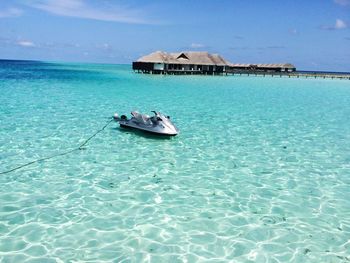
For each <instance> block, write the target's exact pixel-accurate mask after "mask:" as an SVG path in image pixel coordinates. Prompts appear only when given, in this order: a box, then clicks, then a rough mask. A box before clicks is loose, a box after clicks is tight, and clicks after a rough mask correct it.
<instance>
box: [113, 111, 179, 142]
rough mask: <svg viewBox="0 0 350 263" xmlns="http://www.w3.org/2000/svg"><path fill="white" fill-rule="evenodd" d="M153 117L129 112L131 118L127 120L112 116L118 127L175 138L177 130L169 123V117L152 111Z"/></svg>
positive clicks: (122, 117) (122, 116)
mask: <svg viewBox="0 0 350 263" xmlns="http://www.w3.org/2000/svg"><path fill="white" fill-rule="evenodd" d="M152 112H153V113H154V116H152V117H150V116H148V115H146V114H141V113H139V112H137V111H132V112H131V116H132V117H131V118H130V119H128V118H127V116H125V115H121V116H120V117H119V115H118V114H117V113H116V114H114V116H113V118H114V120H115V121H116V122H119V125H120V127H124V128H133V129H138V130H142V131H145V132H150V133H153V134H157V135H166V136H176V135H177V134H178V133H179V130H178V129H177V128H176V126H175V125H174V124H173V123H172V122H171V121H170V117H169V116H165V115H164V114H162V113H160V112H158V111H152Z"/></svg>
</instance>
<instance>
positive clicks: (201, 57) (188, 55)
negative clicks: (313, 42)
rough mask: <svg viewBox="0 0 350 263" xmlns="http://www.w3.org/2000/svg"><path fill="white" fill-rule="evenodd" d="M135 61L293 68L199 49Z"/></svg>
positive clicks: (151, 56)
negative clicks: (248, 61)
mask: <svg viewBox="0 0 350 263" xmlns="http://www.w3.org/2000/svg"><path fill="white" fill-rule="evenodd" d="M137 62H146V63H147V62H148V63H166V64H191V65H216V66H230V67H243V68H250V67H257V68H295V66H294V65H292V64H290V63H281V64H237V63H235V64H232V63H230V62H228V61H227V60H225V59H224V58H223V57H221V56H220V55H219V54H210V53H208V52H203V51H201V52H199V51H183V52H176V53H167V52H163V51H156V52H153V53H151V54H148V55H146V56H143V57H141V58H139V59H138V60H137Z"/></svg>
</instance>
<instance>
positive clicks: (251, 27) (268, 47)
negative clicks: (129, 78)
mask: <svg viewBox="0 0 350 263" xmlns="http://www.w3.org/2000/svg"><path fill="white" fill-rule="evenodd" d="M156 50H164V51H181V50H195V51H196V50H197V51H203V50H206V51H209V52H213V53H219V54H222V55H223V56H224V57H225V58H226V59H228V60H229V61H231V62H234V63H282V62H291V63H293V64H295V65H296V66H297V68H298V69H305V70H330V71H350V0H308V1H305V0H293V1H277V0H265V1H258V0H255V1H253V0H245V1H243V0H227V1H226V0H221V1H220V0H217V1H213V0H186V1H185V0H183V1H181V0H177V1H162V0H154V1H151V0H145V1H135V0H99V1H97V0H0V58H3V59H33V60H45V61H71V62H97V63H131V61H133V60H135V59H137V58H138V57H139V56H141V55H145V54H147V53H150V52H152V51H156Z"/></svg>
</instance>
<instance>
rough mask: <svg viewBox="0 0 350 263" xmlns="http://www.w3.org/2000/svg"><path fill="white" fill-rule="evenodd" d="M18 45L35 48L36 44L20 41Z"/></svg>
mask: <svg viewBox="0 0 350 263" xmlns="http://www.w3.org/2000/svg"><path fill="white" fill-rule="evenodd" d="M17 45H19V46H22V47H35V44H34V43H33V42H32V41H27V40H20V41H18V42H17Z"/></svg>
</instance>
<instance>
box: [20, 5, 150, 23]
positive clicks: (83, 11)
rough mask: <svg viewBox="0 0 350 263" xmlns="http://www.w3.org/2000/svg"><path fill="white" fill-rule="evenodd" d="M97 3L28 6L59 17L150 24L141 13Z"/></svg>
mask: <svg viewBox="0 0 350 263" xmlns="http://www.w3.org/2000/svg"><path fill="white" fill-rule="evenodd" d="M103 3H105V2H102V1H101V2H100V1H97V4H96V3H95V5H93V4H91V3H89V2H87V1H85V0H59V1H58V0H29V1H28V2H27V4H28V5H29V6H30V7H32V8H36V9H40V10H42V11H45V12H48V13H51V14H54V15H59V16H68V17H76V18H84V19H93V20H100V21H112V22H122V23H134V24H150V23H149V22H148V21H146V19H144V18H143V17H144V15H143V13H142V12H141V11H139V10H135V9H131V8H127V7H123V6H116V5H115V4H114V5H109V6H106V5H105V4H103Z"/></svg>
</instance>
